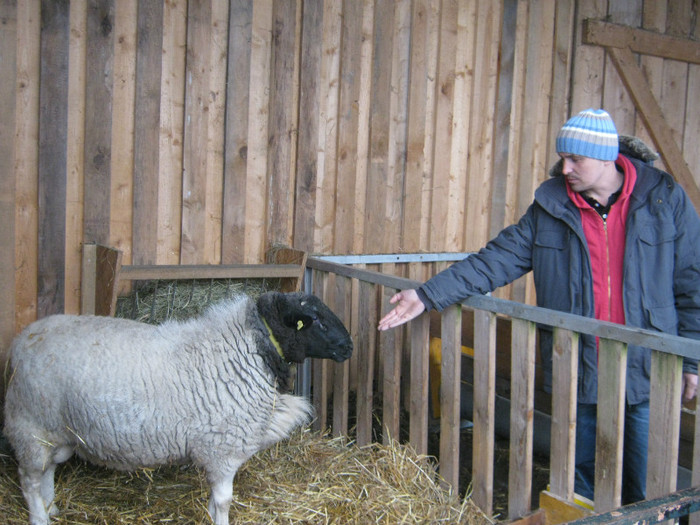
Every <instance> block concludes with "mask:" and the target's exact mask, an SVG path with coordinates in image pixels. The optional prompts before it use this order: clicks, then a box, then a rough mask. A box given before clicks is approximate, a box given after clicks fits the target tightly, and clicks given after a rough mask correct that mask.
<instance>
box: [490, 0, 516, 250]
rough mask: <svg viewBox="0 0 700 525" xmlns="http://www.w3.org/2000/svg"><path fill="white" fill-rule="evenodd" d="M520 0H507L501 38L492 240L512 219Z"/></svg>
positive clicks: (491, 212) (492, 175)
mask: <svg viewBox="0 0 700 525" xmlns="http://www.w3.org/2000/svg"><path fill="white" fill-rule="evenodd" d="M517 13H518V1H517V0H504V2H503V14H502V16H501V18H502V28H501V34H503V35H504V36H505V37H504V38H501V39H500V43H499V46H500V50H499V55H500V60H499V62H500V67H499V69H498V92H497V95H496V97H497V98H496V112H495V117H494V127H495V129H494V155H493V168H492V174H491V200H490V208H491V209H490V217H489V231H488V237H489V239H492V238H493V237H495V236H496V235H497V234H498V233H499V232H500V231H501V229H503V228H504V227H505V226H507V225H508V224H511V223H512V220H508V222H506V204H508V202H507V200H506V196H507V188H508V186H507V184H508V159H509V158H510V142H511V141H510V135H511V131H512V130H511V125H510V119H511V115H512V106H513V101H514V99H516V98H517V97H516V96H515V93H514V89H513V82H514V80H515V41H516V39H515V38H514V35H515V34H516V29H517Z"/></svg>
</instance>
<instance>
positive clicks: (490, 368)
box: [472, 310, 496, 516]
mask: <svg viewBox="0 0 700 525" xmlns="http://www.w3.org/2000/svg"><path fill="white" fill-rule="evenodd" d="M474 370H475V372H476V371H478V373H475V374H474V416H473V417H474V443H473V451H472V465H473V468H472V487H473V496H472V497H473V499H474V503H476V505H478V506H479V508H480V509H481V510H482V511H484V512H485V513H486V514H487V515H489V516H490V515H491V514H492V513H493V470H494V468H493V458H494V434H495V421H494V418H495V416H494V410H495V405H496V315H495V314H493V313H491V312H486V311H483V310H475V311H474Z"/></svg>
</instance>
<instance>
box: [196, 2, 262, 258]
mask: <svg viewBox="0 0 700 525" xmlns="http://www.w3.org/2000/svg"><path fill="white" fill-rule="evenodd" d="M228 9H229V8H228V0H214V1H213V2H212V8H211V20H210V21H209V24H210V32H211V37H210V38H211V41H210V44H209V70H208V72H207V73H208V75H207V77H208V79H207V83H208V89H207V112H208V116H207V128H206V133H207V140H206V148H207V149H206V169H207V185H206V189H205V202H206V206H205V210H204V212H205V213H204V253H203V259H202V260H203V261H204V262H205V263H206V264H220V263H221V225H222V214H223V208H222V206H223V203H222V201H221V188H222V187H223V183H224V129H225V113H226V99H225V95H226V73H227V72H226V63H227V53H228V47H227V44H228V18H229V13H228ZM270 17H271V15H270ZM266 31H267V35H266V36H267V40H268V47H269V40H270V39H271V38H272V37H271V25H270V24H268V25H267V26H266ZM268 54H269V49H268ZM268 68H269V59H268V64H267V68H266V69H267V71H268V72H269V69H268ZM268 77H269V74H268ZM266 86H268V87H265V86H261V87H262V88H263V89H264V90H269V83H268V84H266ZM267 93H268V95H269V91H267ZM265 109H266V110H267V97H266V100H265ZM266 114H267V113H266ZM266 132H267V126H266V127H265V133H266ZM266 140H267V137H266ZM266 144H267V142H266ZM266 160H267V159H266ZM265 165H266V166H267V162H266V164H265ZM261 244H262V246H263V247H264V246H265V241H264V240H262V241H261ZM264 260H265V249H264V248H263V249H261V250H259V251H258V253H257V256H256V258H255V262H257V263H260V262H262V261H264Z"/></svg>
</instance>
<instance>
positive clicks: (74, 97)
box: [64, 0, 88, 314]
mask: <svg viewBox="0 0 700 525" xmlns="http://www.w3.org/2000/svg"><path fill="white" fill-rule="evenodd" d="M87 4H88V2H87V0H78V1H74V2H71V7H70V37H69V38H70V43H69V47H68V54H69V56H68V116H67V119H68V135H69V136H70V137H71V140H69V141H68V142H67V143H66V163H67V167H66V238H65V246H66V296H65V302H64V311H65V312H66V313H71V314H75V313H78V312H79V311H80V284H81V280H82V279H81V275H80V268H81V264H80V261H81V257H82V244H83V238H84V221H83V203H84V200H85V198H84V195H85V188H84V182H85V162H84V159H85V155H84V154H85V123H86V120H85V106H86V96H85V92H86V87H87V85H86V78H85V75H86V63H87V11H88V8H87V7H88V6H87Z"/></svg>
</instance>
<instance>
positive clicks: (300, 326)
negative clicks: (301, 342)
mask: <svg viewBox="0 0 700 525" xmlns="http://www.w3.org/2000/svg"><path fill="white" fill-rule="evenodd" d="M302 328H304V322H303V321H302V320H301V319H299V320H298V321H297V331H299V330H301V329H302Z"/></svg>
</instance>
